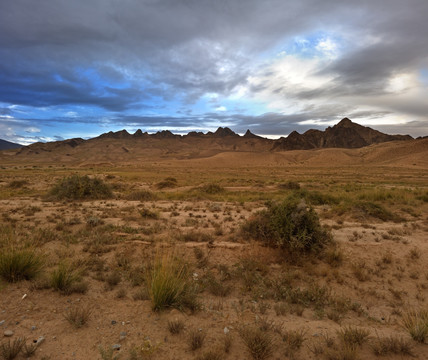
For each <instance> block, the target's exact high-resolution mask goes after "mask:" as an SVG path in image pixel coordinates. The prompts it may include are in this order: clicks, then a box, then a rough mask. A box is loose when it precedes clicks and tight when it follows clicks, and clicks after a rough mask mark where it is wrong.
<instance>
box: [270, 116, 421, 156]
mask: <svg viewBox="0 0 428 360" xmlns="http://www.w3.org/2000/svg"><path fill="white" fill-rule="evenodd" d="M411 139H412V137H411V136H410V135H388V134H384V133H381V132H380V131H377V130H374V129H372V128H369V127H366V126H362V125H359V124H356V123H354V122H352V121H351V120H349V119H348V118H344V119H343V120H341V121H340V122H339V123H338V124H336V125H334V126H333V127H328V128H327V129H326V130H325V131H320V130H312V129H311V130H308V131H306V132H305V133H304V134H299V133H298V132H296V131H293V132H292V133H291V134H290V135H289V136H288V137H286V138H280V139H278V140H276V141H275V143H274V145H273V148H272V149H273V150H275V151H282V150H308V149H319V148H345V149H356V148H361V147H364V146H368V145H372V144H379V143H382V142H387V141H395V140H411Z"/></svg>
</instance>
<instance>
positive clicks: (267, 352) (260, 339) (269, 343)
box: [239, 326, 274, 360]
mask: <svg viewBox="0 0 428 360" xmlns="http://www.w3.org/2000/svg"><path fill="white" fill-rule="evenodd" d="M239 334H240V336H241V338H242V340H243V341H244V344H245V346H246V347H247V350H248V353H249V354H250V356H251V357H252V358H253V359H254V360H265V359H268V358H269V357H270V356H271V355H272V354H273V345H274V338H273V335H272V334H271V333H270V332H269V331H265V330H261V329H260V327H258V326H257V327H254V326H247V327H244V328H242V329H241V330H240V332H239Z"/></svg>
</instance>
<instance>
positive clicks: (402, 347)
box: [372, 336, 414, 356]
mask: <svg viewBox="0 0 428 360" xmlns="http://www.w3.org/2000/svg"><path fill="white" fill-rule="evenodd" d="M372 350H373V353H374V354H375V355H376V356H387V355H390V354H397V355H407V356H414V354H413V349H412V345H411V344H410V342H409V341H408V340H405V339H403V338H402V337H394V336H389V337H386V338H381V337H379V336H378V337H377V339H376V340H375V341H374V343H373V344H372Z"/></svg>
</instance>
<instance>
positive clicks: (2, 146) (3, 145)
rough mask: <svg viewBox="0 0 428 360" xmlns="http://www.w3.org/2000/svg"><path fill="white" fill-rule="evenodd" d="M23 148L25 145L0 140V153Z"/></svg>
mask: <svg viewBox="0 0 428 360" xmlns="http://www.w3.org/2000/svg"><path fill="white" fill-rule="evenodd" d="M21 147H23V145H20V144H16V143H13V142H10V141H6V140H2V139H0V151H1V150H10V149H18V148H21Z"/></svg>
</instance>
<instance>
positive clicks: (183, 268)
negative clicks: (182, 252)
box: [146, 254, 198, 311]
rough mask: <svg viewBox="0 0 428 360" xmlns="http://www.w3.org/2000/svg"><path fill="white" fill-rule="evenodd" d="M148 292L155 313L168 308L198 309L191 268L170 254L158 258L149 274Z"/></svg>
mask: <svg viewBox="0 0 428 360" xmlns="http://www.w3.org/2000/svg"><path fill="white" fill-rule="evenodd" d="M146 283H147V290H148V293H149V296H150V299H151V301H152V309H153V310H155V311H159V310H162V309H164V308H167V307H175V308H179V309H182V308H186V307H187V308H189V309H190V310H192V311H193V310H196V309H197V308H198V300H197V288H196V286H195V284H194V281H193V279H192V278H191V276H190V271H189V267H188V266H187V265H186V264H185V263H183V262H182V261H180V260H179V259H177V258H175V257H174V256H172V255H170V254H164V255H162V256H157V257H156V258H155V259H154V263H153V265H152V267H151V269H150V271H149V272H148V279H147V282H146Z"/></svg>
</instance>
